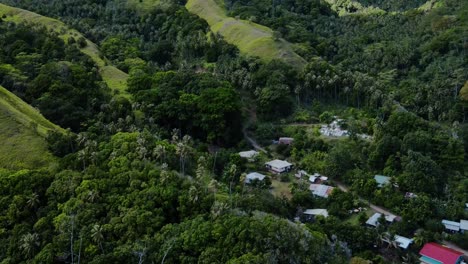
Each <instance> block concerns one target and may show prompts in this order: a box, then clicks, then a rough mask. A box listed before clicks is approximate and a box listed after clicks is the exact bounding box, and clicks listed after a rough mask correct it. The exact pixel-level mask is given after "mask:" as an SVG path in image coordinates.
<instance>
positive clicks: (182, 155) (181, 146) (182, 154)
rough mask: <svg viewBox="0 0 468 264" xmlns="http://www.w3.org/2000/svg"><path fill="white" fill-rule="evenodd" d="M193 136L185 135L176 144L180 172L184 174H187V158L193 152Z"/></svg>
mask: <svg viewBox="0 0 468 264" xmlns="http://www.w3.org/2000/svg"><path fill="white" fill-rule="evenodd" d="M191 140H192V138H191V137H190V136H189V135H185V136H184V137H183V138H182V140H181V141H179V142H178V143H177V145H176V153H177V155H179V162H180V172H181V173H182V175H185V163H186V158H187V157H188V155H189V154H190V152H191V147H190V143H191Z"/></svg>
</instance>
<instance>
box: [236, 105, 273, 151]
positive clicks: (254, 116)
mask: <svg viewBox="0 0 468 264" xmlns="http://www.w3.org/2000/svg"><path fill="white" fill-rule="evenodd" d="M246 111H247V113H248V115H249V117H248V118H247V121H246V122H245V123H244V126H243V127H242V134H243V135H244V138H245V140H247V141H248V142H249V143H250V144H251V145H252V147H254V149H255V150H259V151H261V152H263V153H268V151H267V150H266V149H264V148H262V146H260V144H258V142H257V141H256V140H255V139H254V138H252V137H250V136H249V132H248V131H247V129H248V128H249V127H250V125H251V124H252V123H255V122H256V120H257V114H256V112H255V110H254V109H246Z"/></svg>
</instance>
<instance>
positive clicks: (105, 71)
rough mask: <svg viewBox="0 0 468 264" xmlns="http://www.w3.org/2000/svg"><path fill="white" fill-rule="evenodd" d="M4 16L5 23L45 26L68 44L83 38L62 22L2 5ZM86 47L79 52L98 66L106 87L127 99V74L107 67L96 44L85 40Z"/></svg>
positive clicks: (1, 9) (112, 67)
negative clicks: (71, 38)
mask: <svg viewBox="0 0 468 264" xmlns="http://www.w3.org/2000/svg"><path fill="white" fill-rule="evenodd" d="M2 15H6V16H7V18H6V19H4V20H6V21H12V22H15V23H21V22H25V23H34V24H39V25H43V26H45V27H46V28H47V29H49V30H51V31H54V32H56V33H58V35H59V37H60V38H61V39H63V40H64V41H65V43H67V42H68V39H69V38H70V37H74V38H75V39H78V38H81V37H83V35H82V34H81V33H80V32H78V31H76V30H74V29H71V28H69V27H68V26H67V25H65V24H64V23H63V22H61V21H59V20H56V19H53V18H49V17H45V16H41V15H39V14H36V13H33V12H30V11H27V10H24V9H19V8H15V7H11V6H7V5H4V4H0V16H2ZM86 43H87V45H86V47H84V48H82V49H81V52H83V53H84V54H86V55H88V56H89V57H90V58H91V59H92V60H93V61H94V62H95V63H96V65H97V66H98V68H99V72H100V74H101V77H102V79H103V80H104V82H105V83H106V84H107V86H108V87H109V88H110V89H112V90H113V91H114V92H115V93H118V94H120V95H122V96H124V97H127V98H129V97H130V94H129V93H128V92H127V90H126V89H127V78H128V74H126V73H124V72H123V71H121V70H119V69H117V68H116V67H114V66H112V65H108V63H107V62H106V61H105V60H104V59H102V58H101V56H100V52H99V48H98V47H97V45H96V44H94V43H93V42H91V41H89V40H88V39H86Z"/></svg>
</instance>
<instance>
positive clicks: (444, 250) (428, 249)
mask: <svg viewBox="0 0 468 264" xmlns="http://www.w3.org/2000/svg"><path fill="white" fill-rule="evenodd" d="M419 254H421V255H422V256H424V257H426V258H424V257H422V258H421V260H422V261H424V262H425V263H437V262H434V261H433V260H436V261H438V262H439V263H442V264H456V263H457V260H458V259H459V258H460V257H461V256H463V253H461V252H458V251H456V250H453V249H451V248H448V247H444V246H442V245H439V244H436V243H427V244H425V245H424V247H423V248H422V249H421V251H419ZM428 258H430V259H428ZM431 259H432V260H431Z"/></svg>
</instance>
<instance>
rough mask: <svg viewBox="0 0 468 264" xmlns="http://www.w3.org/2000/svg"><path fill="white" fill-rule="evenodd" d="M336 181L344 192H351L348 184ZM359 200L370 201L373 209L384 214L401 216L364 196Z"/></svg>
mask: <svg viewBox="0 0 468 264" xmlns="http://www.w3.org/2000/svg"><path fill="white" fill-rule="evenodd" d="M335 183H336V186H338V188H340V190H342V191H343V192H349V188H348V186H346V185H344V184H343V183H341V182H338V181H335ZM359 200H361V201H363V202H365V203H368V204H369V207H370V208H371V209H372V210H374V211H376V212H377V213H381V214H384V215H394V216H396V217H400V216H399V215H397V214H394V213H392V212H390V211H388V210H387V209H385V208H383V207H380V206H377V205H375V204H372V203H369V201H368V200H366V199H364V198H361V197H359Z"/></svg>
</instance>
